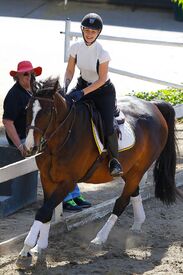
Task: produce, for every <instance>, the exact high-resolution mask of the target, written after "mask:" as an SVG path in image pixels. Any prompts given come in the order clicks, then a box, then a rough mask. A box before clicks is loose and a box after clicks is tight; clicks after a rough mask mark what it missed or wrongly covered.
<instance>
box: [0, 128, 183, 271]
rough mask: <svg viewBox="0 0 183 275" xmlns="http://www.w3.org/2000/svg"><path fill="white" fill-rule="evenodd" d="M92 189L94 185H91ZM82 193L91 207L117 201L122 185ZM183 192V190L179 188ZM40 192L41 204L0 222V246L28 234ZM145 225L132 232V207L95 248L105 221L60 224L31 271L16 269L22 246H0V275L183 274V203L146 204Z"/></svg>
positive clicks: (181, 136)
mask: <svg viewBox="0 0 183 275" xmlns="http://www.w3.org/2000/svg"><path fill="white" fill-rule="evenodd" d="M182 128H183V127H182V126H181V127H178V134H179V150H180V157H179V159H178V167H179V169H180V167H181V169H182V163H183V158H182V156H183V154H182V152H183V146H182V145H183V131H182ZM92 186H94V185H92ZM99 186H100V187H99V189H97V192H96V190H95V187H93V189H92V188H91V189H90V192H86V193H84V195H85V197H86V198H87V199H90V200H91V202H92V204H93V205H94V204H98V203H100V202H103V201H105V200H106V199H110V198H113V197H115V196H117V195H118V194H119V192H120V189H121V186H120V184H110V185H103V184H101V185H99ZM181 189H182V190H183V187H182V188H181ZM41 199H42V191H41V189H40V188H39V192H38V201H37V202H36V203H35V204H33V205H31V206H30V207H26V208H25V209H22V210H21V211H18V212H17V213H15V214H13V215H11V216H9V217H7V218H5V219H1V221H0V242H3V241H5V240H8V239H10V238H12V237H14V236H16V235H17V234H22V233H24V232H26V231H28V230H29V228H30V225H31V224H32V221H33V218H34V215H35V212H36V209H37V208H38V207H39V206H40V205H41ZM143 204H144V209H145V212H146V221H145V223H144V225H143V228H142V233H140V234H137V233H132V232H131V231H130V230H129V229H130V227H131V225H132V223H133V213H132V207H131V206H129V207H128V208H127V209H126V211H125V212H124V213H123V215H122V216H121V217H120V219H119V220H118V221H117V223H116V225H115V226H114V228H113V230H112V232H111V233H110V236H109V239H108V241H107V243H106V245H105V246H104V247H99V248H95V249H94V248H93V247H91V246H89V243H90V241H91V240H92V239H93V238H94V237H95V236H96V234H97V232H98V230H99V229H100V228H101V227H102V225H103V224H104V222H105V221H106V219H107V217H105V218H103V219H102V220H98V221H95V222H90V223H89V224H87V225H84V226H82V227H79V228H77V229H73V230H72V231H70V232H64V233H63V231H62V230H61V227H62V226H63V225H62V224H58V225H57V226H55V227H52V228H51V232H50V233H51V234H50V239H49V246H48V248H47V249H46V250H45V252H44V253H43V254H42V256H41V258H39V259H36V258H34V259H33V266H32V267H30V268H29V269H28V270H26V271H25V272H22V271H18V270H16V265H15V261H16V258H17V256H18V253H19V252H20V250H21V248H22V245H23V241H20V242H18V243H16V244H14V245H13V246H12V245H11V246H10V247H0V256H1V257H0V275H3V274H6V275H10V274H11V275H16V274H39V275H51V274H54V275H57V274H58V275H61V274H64V275H72V274H73V275H75V274H81V275H85V274H86V275H90V274H107V275H118V274H119V275H127V274H128V275H132V274H133V275H137V274H145V275H147V274H153V275H156V274H158V275H164V274H166V275H174V274H183V257H182V256H183V215H182V212H183V202H182V201H179V200H177V203H176V204H174V205H172V206H170V207H169V208H168V207H166V206H165V205H163V204H162V203H161V202H160V201H158V200H157V199H154V198H152V199H149V200H146V201H144V202H143Z"/></svg>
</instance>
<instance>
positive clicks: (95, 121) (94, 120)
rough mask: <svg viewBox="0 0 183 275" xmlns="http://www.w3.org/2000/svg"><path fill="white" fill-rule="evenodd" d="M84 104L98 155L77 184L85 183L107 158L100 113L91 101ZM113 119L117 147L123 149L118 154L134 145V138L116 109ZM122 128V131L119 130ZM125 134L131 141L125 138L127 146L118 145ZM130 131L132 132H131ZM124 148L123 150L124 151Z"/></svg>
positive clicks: (123, 117)
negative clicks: (116, 134)
mask: <svg viewBox="0 0 183 275" xmlns="http://www.w3.org/2000/svg"><path fill="white" fill-rule="evenodd" d="M83 104H85V105H86V106H87V108H88V110H89V112H90V115H91V124H92V130H93V136H94V140H95V143H96V146H97V148H98V151H99V155H98V156H97V158H96V160H95V161H94V163H93V164H92V166H91V167H90V168H89V169H88V171H87V172H86V174H85V175H84V177H82V178H81V179H80V180H79V181H78V182H85V181H87V180H88V179H89V178H91V176H92V174H93V173H94V171H95V170H96V169H97V168H98V166H99V165H100V164H101V162H102V161H103V160H104V159H105V158H106V156H107V150H106V149H105V148H106V144H105V138H104V131H103V123H102V118H101V116H100V113H99V112H98V111H97V109H96V107H95V104H94V102H93V101H85V102H83ZM114 115H115V117H114V128H115V130H117V133H118V146H119V145H120V147H119V148H123V149H122V150H119V152H121V151H124V150H127V149H129V148H131V147H132V146H133V145H134V144H135V137H134V133H131V132H130V130H131V127H130V129H129V124H128V126H127V123H125V116H124V114H123V113H122V111H121V110H120V109H118V108H116V110H115V114H114ZM121 128H123V129H121ZM124 129H126V130H125V132H126V133H127V134H130V135H131V136H132V139H130V138H129V135H128V137H126V139H125V140H127V144H126V143H125V145H124V144H123V145H121V144H120V143H121V142H122V141H123V139H122V132H124ZM131 131H132V130H131ZM124 148H125V149H124Z"/></svg>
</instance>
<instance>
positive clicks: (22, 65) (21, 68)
mask: <svg viewBox="0 0 183 275" xmlns="http://www.w3.org/2000/svg"><path fill="white" fill-rule="evenodd" d="M30 71H33V72H34V74H35V75H36V76H39V75H40V74H41V73H42V68H41V67H36V68H33V66H32V63H31V62H30V61H21V62H19V63H18V66H17V71H10V75H11V76H13V77H15V76H16V74H17V73H24V72H30Z"/></svg>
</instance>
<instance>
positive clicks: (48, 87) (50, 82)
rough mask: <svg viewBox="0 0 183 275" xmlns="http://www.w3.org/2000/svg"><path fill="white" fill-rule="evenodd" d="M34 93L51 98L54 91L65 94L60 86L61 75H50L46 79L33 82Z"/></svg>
mask: <svg viewBox="0 0 183 275" xmlns="http://www.w3.org/2000/svg"><path fill="white" fill-rule="evenodd" d="M32 88H33V94H34V96H38V97H46V98H50V97H52V96H53V91H55V90H56V92H58V93H60V94H61V95H62V96H64V90H63V88H62V87H61V86H60V83H59V77H55V78H52V77H48V78H47V79H45V80H40V81H38V82H37V81H33V82H32Z"/></svg>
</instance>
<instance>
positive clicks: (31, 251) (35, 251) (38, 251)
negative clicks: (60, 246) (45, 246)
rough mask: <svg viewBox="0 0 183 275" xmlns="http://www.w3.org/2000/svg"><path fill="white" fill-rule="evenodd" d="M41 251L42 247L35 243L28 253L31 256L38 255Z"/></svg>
mask: <svg viewBox="0 0 183 275" xmlns="http://www.w3.org/2000/svg"><path fill="white" fill-rule="evenodd" d="M41 251H42V249H41V248H40V247H39V246H38V245H36V246H34V247H33V248H32V249H31V250H30V253H31V255H32V256H33V255H34V256H39V255H40V254H41Z"/></svg>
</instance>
